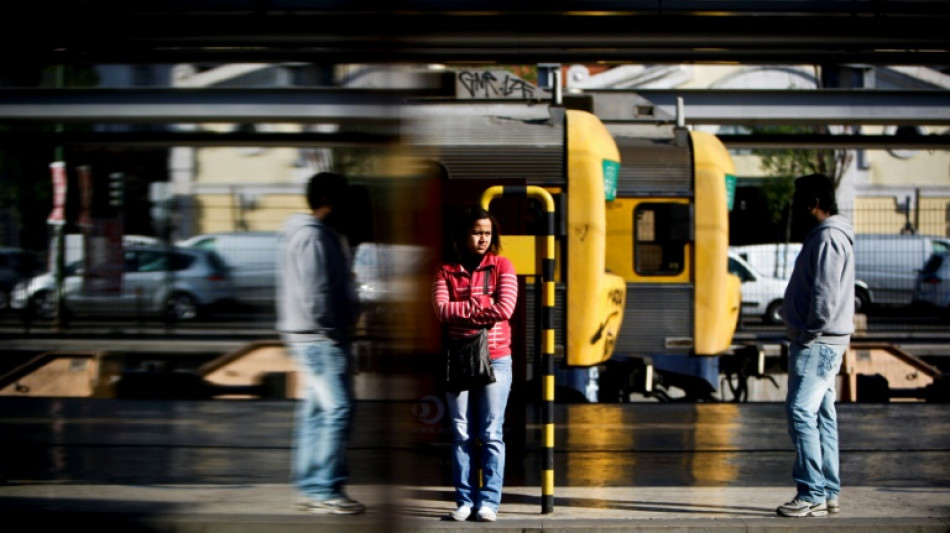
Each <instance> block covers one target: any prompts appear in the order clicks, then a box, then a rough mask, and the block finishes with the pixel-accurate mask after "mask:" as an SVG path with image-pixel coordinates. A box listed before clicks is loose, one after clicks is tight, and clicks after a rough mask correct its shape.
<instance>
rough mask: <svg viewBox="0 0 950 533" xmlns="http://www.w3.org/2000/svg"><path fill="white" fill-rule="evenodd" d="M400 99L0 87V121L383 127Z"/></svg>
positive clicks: (348, 93)
mask: <svg viewBox="0 0 950 533" xmlns="http://www.w3.org/2000/svg"><path fill="white" fill-rule="evenodd" d="M403 99H404V95H403V93H399V92H396V91H376V90H365V89H346V90H343V89H322V88H314V89H300V88H279V89H2V90H0V120H8V121H9V120H12V121H41V122H87V123H89V122H91V123H96V122H100V123H108V122H118V123H165V124H169V123H182V124H183V123H196V122H223V121H227V122H275V123H279V122H290V123H303V122H310V123H313V122H369V123H384V124H385V123H394V122H396V121H398V119H399V104H400V103H401V102H402V101H403Z"/></svg>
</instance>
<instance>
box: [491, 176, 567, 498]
mask: <svg viewBox="0 0 950 533" xmlns="http://www.w3.org/2000/svg"><path fill="white" fill-rule="evenodd" d="M499 196H508V197H522V198H525V197H531V198H536V199H538V200H540V201H541V202H542V203H544V213H545V214H544V216H545V224H544V228H545V234H544V236H543V237H544V258H543V259H542V261H541V282H542V292H541V293H542V295H543V296H542V302H541V305H542V309H541V341H542V342H541V345H542V346H541V367H542V368H543V370H544V376H543V377H542V382H541V406H542V408H541V427H542V437H543V442H542V446H543V448H542V457H541V512H542V513H545V514H547V513H552V512H554V295H555V292H554V236H555V231H554V198H552V197H551V193H549V192H548V191H546V190H544V189H543V188H541V187H536V186H534V185H528V186H516V187H506V186H501V185H497V186H494V187H489V188H488V189H486V190H485V192H484V193H483V194H482V207H483V208H485V209H486V210H487V209H488V205H489V204H491V201H492V200H493V199H494V198H496V197H499Z"/></svg>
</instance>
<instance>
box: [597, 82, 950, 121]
mask: <svg viewBox="0 0 950 533" xmlns="http://www.w3.org/2000/svg"><path fill="white" fill-rule="evenodd" d="M584 93H585V94H590V95H593V96H594V99H593V101H594V106H595V107H594V113H595V114H596V115H597V116H598V117H600V118H601V120H603V121H604V122H605V123H607V124H608V126H609V125H610V124H611V123H623V122H631V121H632V122H636V121H641V122H642V121H644V120H650V119H651V117H650V116H646V115H644V114H643V113H644V112H646V111H649V109H647V108H648V107H649V106H646V107H644V106H643V104H642V101H644V100H645V101H646V102H648V103H650V104H652V105H653V106H654V109H653V110H652V113H653V114H654V115H655V116H658V117H675V116H676V103H677V99H678V98H682V99H683V103H684V114H685V117H684V118H685V122H686V124H736V125H759V124H842V125H861V124H864V125H871V124H879V125H920V126H923V125H948V124H950V91H942V90H933V91H921V90H914V91H884V90H880V91H879V90H830V89H825V90H798V91H796V90H742V89H645V90H639V89H637V90H617V89H596V90H588V91H584ZM638 105H639V108H638V107H636V106H638ZM638 110H639V112H638Z"/></svg>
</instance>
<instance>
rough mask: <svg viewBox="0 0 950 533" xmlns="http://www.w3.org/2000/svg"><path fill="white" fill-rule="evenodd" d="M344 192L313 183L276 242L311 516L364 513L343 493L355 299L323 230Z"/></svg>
mask: <svg viewBox="0 0 950 533" xmlns="http://www.w3.org/2000/svg"><path fill="white" fill-rule="evenodd" d="M346 193H347V181H346V178H345V177H343V176H341V175H339V174H333V173H329V172H321V173H319V174H316V175H314V176H312V177H311V178H310V181H309V182H308V183H307V203H308V205H309V207H310V212H309V213H296V214H293V215H291V216H290V218H288V219H287V222H286V224H285V225H284V228H283V231H282V232H281V234H280V237H279V239H280V243H279V247H278V257H277V330H278V331H279V332H280V334H281V338H282V339H283V341H284V343H285V345H286V346H287V348H288V350H289V351H290V353H291V354H292V355H293V357H294V359H295V360H296V361H297V364H298V365H299V367H300V370H301V375H302V376H303V377H304V379H305V383H306V392H305V395H304V397H303V398H302V400H301V401H300V402H299V404H298V405H299V407H298V412H297V415H296V416H297V418H296V421H295V428H294V445H295V446H294V452H293V464H292V475H293V481H294V483H295V484H296V486H297V488H298V490H299V491H300V492H301V496H302V498H301V501H300V502H299V505H300V507H301V508H302V509H303V510H306V511H309V512H314V513H327V514H357V513H361V512H363V511H364V510H365V507H364V506H363V504H361V503H359V502H357V501H355V500H353V499H351V498H349V497H348V496H347V495H346V493H345V492H344V483H345V482H346V479H347V477H348V475H349V471H348V469H347V465H346V446H347V441H348V437H349V431H350V421H351V417H352V415H351V410H352V403H353V385H352V376H351V374H350V339H349V335H348V332H349V330H350V328H351V327H352V326H353V324H354V323H355V322H356V319H357V317H358V315H359V307H358V305H359V300H358V298H357V295H356V291H355V287H354V283H353V278H352V274H351V268H350V259H349V256H348V253H347V252H346V250H347V248H346V246H344V242H343V241H342V240H341V238H340V236H339V235H338V234H337V233H336V232H335V231H334V230H333V229H332V228H331V227H330V226H329V225H328V224H327V221H328V218H329V217H330V215H331V214H333V212H334V209H337V208H339V207H342V206H343V205H344V199H345V197H346Z"/></svg>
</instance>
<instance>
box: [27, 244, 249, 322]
mask: <svg viewBox="0 0 950 533" xmlns="http://www.w3.org/2000/svg"><path fill="white" fill-rule="evenodd" d="M123 257H124V261H123V265H122V272H121V283H120V285H119V287H118V290H117V291H116V292H112V291H90V290H84V273H85V272H84V265H83V261H73V262H72V263H70V264H69V265H67V266H66V268H65V272H64V274H65V279H64V298H65V300H64V306H65V310H66V312H68V313H70V314H73V315H101V316H116V315H124V316H128V315H143V316H144V315H156V316H166V317H169V318H172V319H175V320H192V319H195V318H197V317H198V316H199V315H200V314H202V313H203V312H205V311H210V310H212V309H213V308H214V307H215V306H219V305H223V304H225V303H226V302H228V301H233V299H234V290H233V288H232V286H231V280H230V278H229V277H228V272H227V267H226V266H225V264H224V261H223V260H222V259H221V257H220V256H218V255H217V254H216V253H214V252H212V251H209V250H200V249H188V248H178V247H163V246H136V247H126V248H125V249H124V250H123ZM87 289H88V286H87ZM55 290H56V278H55V274H54V273H53V272H46V273H44V274H41V275H39V276H36V277H34V278H32V279H30V280H27V281H22V282H20V283H19V284H18V285H17V286H16V288H15V289H14V291H13V298H12V300H11V302H12V307H13V308H14V309H20V310H24V311H26V312H29V313H30V314H31V315H32V316H34V317H36V318H40V319H49V318H52V317H54V316H55V313H56V307H55V306H56V301H55Z"/></svg>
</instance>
